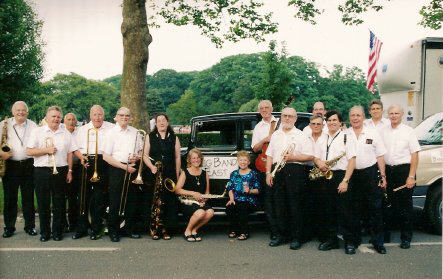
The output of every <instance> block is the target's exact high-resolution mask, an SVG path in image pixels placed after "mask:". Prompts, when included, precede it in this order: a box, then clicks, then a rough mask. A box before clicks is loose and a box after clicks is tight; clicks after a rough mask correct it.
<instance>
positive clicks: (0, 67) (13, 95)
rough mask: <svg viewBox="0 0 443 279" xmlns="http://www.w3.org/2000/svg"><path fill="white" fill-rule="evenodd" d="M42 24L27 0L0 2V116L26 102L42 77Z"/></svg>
mask: <svg viewBox="0 0 443 279" xmlns="http://www.w3.org/2000/svg"><path fill="white" fill-rule="evenodd" d="M41 27H42V22H41V21H39V20H38V19H37V16H36V14H35V13H34V11H33V10H32V8H31V7H30V6H29V5H28V4H27V3H26V1H24V0H2V1H0V30H1V31H0V99H1V102H0V103H1V105H0V115H5V114H8V115H10V108H11V106H12V104H13V103H14V102H15V101H18V100H25V101H27V100H28V99H30V98H31V97H32V93H33V92H34V91H36V90H38V86H39V84H38V81H39V80H40V78H41V77H42V74H43V66H42V64H43V59H44V55H43V52H42V46H43V42H42V40H41V38H40V34H41Z"/></svg>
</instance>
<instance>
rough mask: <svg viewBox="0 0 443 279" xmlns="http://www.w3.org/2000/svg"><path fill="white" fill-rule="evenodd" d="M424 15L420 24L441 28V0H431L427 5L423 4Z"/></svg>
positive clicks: (442, 5)
mask: <svg viewBox="0 0 443 279" xmlns="http://www.w3.org/2000/svg"><path fill="white" fill-rule="evenodd" d="M419 13H420V15H421V16H422V19H421V21H420V22H419V24H420V25H421V26H423V27H429V28H432V29H434V30H439V29H441V23H442V22H443V3H442V1H441V0H431V2H430V3H429V4H428V5H427V6H422V7H421V9H420V12H419Z"/></svg>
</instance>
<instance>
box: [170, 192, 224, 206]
mask: <svg viewBox="0 0 443 279" xmlns="http://www.w3.org/2000/svg"><path fill="white" fill-rule="evenodd" d="M225 195H226V188H225V190H224V191H223V193H222V194H221V195H212V194H203V195H202V198H203V199H221V198H223V197H224V196H225ZM178 200H179V201H180V202H181V203H182V204H185V205H192V204H196V205H198V206H200V207H201V206H203V205H204V203H202V202H199V201H198V200H196V199H195V198H194V197H193V196H190V195H180V196H178Z"/></svg>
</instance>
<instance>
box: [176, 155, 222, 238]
mask: <svg viewBox="0 0 443 279" xmlns="http://www.w3.org/2000/svg"><path fill="white" fill-rule="evenodd" d="M186 162H187V168H186V169H185V170H184V171H182V172H181V173H180V177H179V178H178V181H177V185H176V190H175V193H176V194H177V195H182V196H189V197H191V201H192V203H191V204H188V203H184V204H182V212H183V215H184V216H185V217H186V218H189V223H188V226H187V227H186V230H185V233H184V238H185V239H186V240H187V241H189V242H194V241H201V240H202V239H201V236H200V235H199V234H198V229H200V228H201V227H202V226H203V225H205V224H206V223H208V222H209V220H211V218H212V217H213V216H214V210H213V209H212V208H211V207H209V206H207V205H206V200H205V199H203V198H202V194H203V193H205V194H209V176H208V174H207V173H206V171H204V170H203V169H202V168H201V166H202V163H203V154H202V153H201V151H200V150H198V149H197V148H194V149H191V150H190V151H189V153H188V156H187V159H186Z"/></svg>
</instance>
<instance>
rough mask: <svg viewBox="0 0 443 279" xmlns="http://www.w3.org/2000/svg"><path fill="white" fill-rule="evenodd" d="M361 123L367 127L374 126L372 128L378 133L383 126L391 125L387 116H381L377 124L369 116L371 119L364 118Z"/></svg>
mask: <svg viewBox="0 0 443 279" xmlns="http://www.w3.org/2000/svg"><path fill="white" fill-rule="evenodd" d="M363 125H364V126H366V127H368V128H374V129H376V130H377V131H378V132H379V133H380V130H381V129H382V128H383V127H385V126H389V125H391V121H390V120H389V119H387V118H384V117H382V118H381V119H380V121H379V122H378V123H377V124H375V123H374V121H373V120H372V118H371V119H366V120H365V121H364V122H363Z"/></svg>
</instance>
